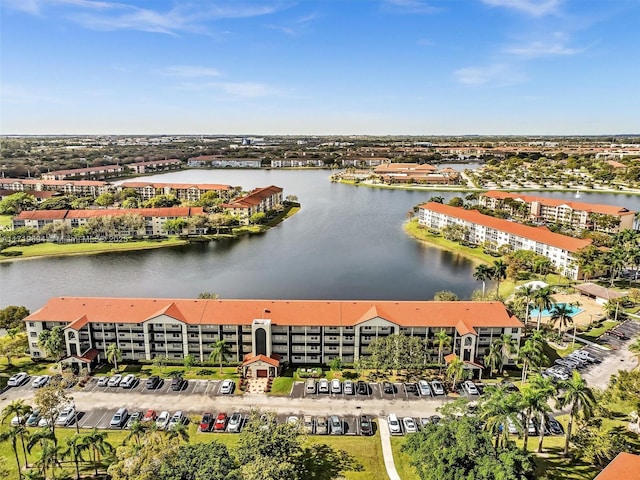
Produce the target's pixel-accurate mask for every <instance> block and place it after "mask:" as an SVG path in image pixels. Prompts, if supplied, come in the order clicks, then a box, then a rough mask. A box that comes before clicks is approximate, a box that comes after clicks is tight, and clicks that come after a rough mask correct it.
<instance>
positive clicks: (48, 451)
mask: <svg viewBox="0 0 640 480" xmlns="http://www.w3.org/2000/svg"><path fill="white" fill-rule="evenodd" d="M59 456H60V447H59V446H58V445H57V444H56V443H55V442H53V441H52V440H44V442H43V444H42V451H41V452H40V458H39V459H38V461H37V462H36V464H37V465H38V466H40V467H41V468H42V476H43V477H44V478H47V470H48V468H49V466H50V467H51V476H52V477H53V478H56V475H55V469H56V466H57V465H60V462H59V461H58V457H59Z"/></svg>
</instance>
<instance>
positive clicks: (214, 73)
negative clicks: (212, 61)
mask: <svg viewBox="0 0 640 480" xmlns="http://www.w3.org/2000/svg"><path fill="white" fill-rule="evenodd" d="M160 73H161V74H162V75H166V76H168V77H184V78H198V77H218V76H220V72H219V71H218V70H216V69H215V68H209V67H200V66H197V65H172V66H170V67H166V68H163V69H162V70H160Z"/></svg>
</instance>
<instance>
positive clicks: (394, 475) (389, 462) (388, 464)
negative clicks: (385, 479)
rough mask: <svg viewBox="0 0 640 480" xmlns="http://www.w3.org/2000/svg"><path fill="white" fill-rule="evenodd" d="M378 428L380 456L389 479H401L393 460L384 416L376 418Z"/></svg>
mask: <svg viewBox="0 0 640 480" xmlns="http://www.w3.org/2000/svg"><path fill="white" fill-rule="evenodd" d="M378 429H379V430H380V442H381V443H382V456H383V457H384V466H385V468H386V469H387V475H388V476H389V480H401V479H400V475H398V471H397V470H396V464H395V461H394V460H393V450H392V449H391V434H390V433H389V425H388V424H387V419H386V418H384V417H380V418H378Z"/></svg>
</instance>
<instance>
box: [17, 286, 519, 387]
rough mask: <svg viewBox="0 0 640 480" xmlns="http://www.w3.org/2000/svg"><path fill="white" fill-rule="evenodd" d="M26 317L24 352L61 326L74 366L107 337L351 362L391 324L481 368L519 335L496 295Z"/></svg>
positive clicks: (128, 305)
mask: <svg viewBox="0 0 640 480" xmlns="http://www.w3.org/2000/svg"><path fill="white" fill-rule="evenodd" d="M25 322H26V328H27V335H28V338H29V349H30V353H31V356H32V357H34V358H40V357H43V356H44V353H43V352H42V351H41V350H40V348H39V347H38V336H39V335H40V332H42V331H43V330H45V329H51V328H53V327H55V326H62V327H63V328H64V339H65V348H66V355H67V360H66V361H67V362H69V363H74V364H76V366H87V365H94V364H95V363H97V362H98V361H101V360H102V361H104V360H105V358H106V351H107V348H108V347H109V345H110V344H113V343H115V344H116V345H118V348H119V349H120V350H121V352H122V356H123V360H124V361H140V360H152V359H154V358H155V357H159V356H160V357H166V358H168V359H170V360H173V361H179V360H182V359H184V357H185V356H186V355H194V356H195V357H196V358H197V359H198V360H199V361H206V360H207V359H208V358H209V356H210V354H211V352H212V350H213V344H214V343H215V342H216V341H218V340H225V342H226V344H227V346H228V351H229V355H228V357H227V361H229V362H233V363H241V362H243V361H245V360H246V361H253V359H255V357H256V356H258V357H260V356H262V357H260V358H264V359H271V360H270V361H271V363H275V362H287V363H290V364H327V363H328V362H330V361H331V360H332V359H334V358H338V357H339V358H341V359H342V360H343V361H344V362H347V363H352V362H355V361H358V360H359V359H361V358H366V357H367V356H368V355H369V352H368V348H367V347H368V345H369V344H370V343H371V342H372V341H373V340H374V339H376V338H381V337H384V336H387V335H391V334H404V335H407V336H414V337H419V338H421V339H426V340H430V341H431V342H430V343H431V344H432V349H431V351H430V352H429V353H428V355H430V359H431V361H437V357H438V347H437V345H436V344H435V335H436V333H437V332H439V331H441V330H444V331H445V332H447V334H448V335H449V336H450V339H451V347H450V348H449V349H448V350H447V352H445V353H451V352H453V353H455V354H457V355H458V356H459V357H460V358H461V359H462V360H463V361H465V362H467V363H468V364H470V365H473V366H475V367H476V368H479V367H478V366H479V365H482V359H483V357H484V355H485V352H486V350H487V349H488V348H489V346H490V345H491V343H492V342H493V341H494V339H497V338H499V337H500V336H501V335H502V334H509V335H511V336H512V338H513V339H514V340H515V342H516V344H518V345H519V342H520V336H521V331H522V328H523V325H522V323H521V322H520V321H519V320H518V319H517V318H516V317H513V316H511V315H509V313H508V312H507V310H506V309H505V307H504V305H503V304H502V303H501V302H433V301H423V302H406V301H401V302H395V301H364V300H362V301H325V300H226V299H225V300H219V299H218V300H196V299H165V298H96V297H88V298H85V297H56V298H51V299H50V300H49V301H48V302H47V303H46V304H45V305H44V306H43V307H42V308H40V309H39V310H37V311H35V312H34V313H32V314H31V315H29V316H28V317H27V318H26V319H25ZM506 363H511V364H512V363H513V359H512V358H508V359H506ZM272 373H273V372H272ZM272 373H269V375H271V374H272Z"/></svg>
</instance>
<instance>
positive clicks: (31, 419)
mask: <svg viewBox="0 0 640 480" xmlns="http://www.w3.org/2000/svg"><path fill="white" fill-rule="evenodd" d="M39 421H40V409H38V408H36V409H35V410H32V411H31V414H30V415H29V416H28V417H27V421H26V422H25V425H26V426H27V427H37V426H38V422H39Z"/></svg>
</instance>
